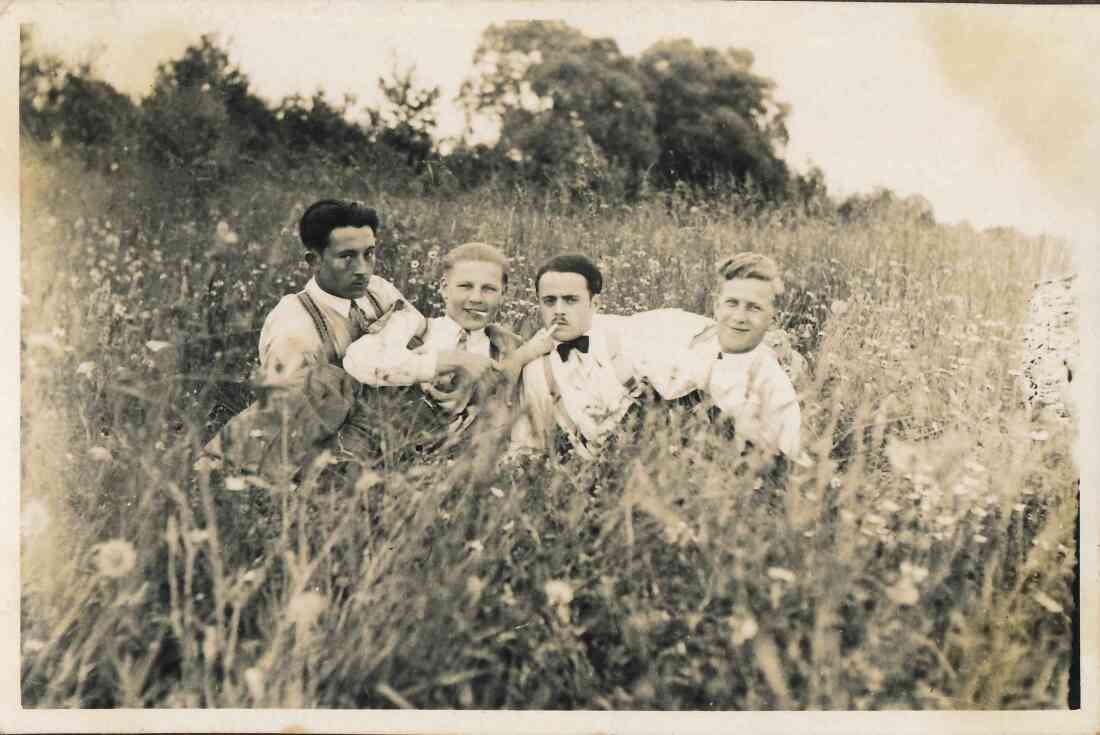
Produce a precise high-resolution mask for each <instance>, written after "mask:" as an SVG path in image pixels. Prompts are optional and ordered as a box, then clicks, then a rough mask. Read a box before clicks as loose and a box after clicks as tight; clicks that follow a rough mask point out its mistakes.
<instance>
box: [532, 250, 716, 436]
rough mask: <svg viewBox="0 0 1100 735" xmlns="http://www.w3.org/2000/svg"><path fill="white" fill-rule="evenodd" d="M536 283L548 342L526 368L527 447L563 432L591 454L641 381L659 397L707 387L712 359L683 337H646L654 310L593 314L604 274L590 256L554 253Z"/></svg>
mask: <svg viewBox="0 0 1100 735" xmlns="http://www.w3.org/2000/svg"><path fill="white" fill-rule="evenodd" d="M535 288H536V294H537V296H538V301H539V310H540V313H541V317H542V322H543V324H544V326H545V327H546V328H548V329H549V330H550V336H551V338H552V339H553V347H552V349H550V350H548V351H547V353H546V354H545V355H544V356H543V357H541V359H536V360H534V361H532V362H530V363H528V364H527V365H526V367H524V369H523V397H524V405H525V408H526V411H527V416H528V419H529V421H530V424H531V432H530V440H529V446H530V447H532V448H540V449H543V450H548V449H550V448H551V447H554V446H557V445H558V441H557V440H556V437H559V436H561V437H564V439H565V440H566V442H567V443H568V445H570V446H571V447H572V449H573V450H574V451H576V452H577V453H578V454H580V455H581V456H584V457H588V458H593V457H595V456H596V455H597V454H598V453H599V451H600V448H601V447H602V446H603V445H604V444H605V443H606V441H607V439H608V438H609V437H610V436H611V435H613V434H614V432H615V430H616V429H617V428H618V427H619V426H620V423H621V421H622V420H623V417H624V416H625V415H626V413H627V411H628V410H629V409H630V408H631V406H633V405H635V403H636V402H637V401H638V399H639V398H640V396H641V395H642V393H643V392H644V390H645V388H646V386H648V387H650V388H652V389H653V390H654V391H655V392H656V393H657V395H658V396H660V397H661V398H663V399H675V398H679V397H681V396H684V395H687V394H689V393H691V392H692V391H695V390H702V389H705V388H706V386H707V384H708V382H709V379H710V369H711V366H712V363H713V360H706V359H699V358H698V357H697V356H696V355H694V354H693V353H692V352H691V351H690V350H689V349H688V347H687V344H686V340H681V341H682V342H683V344H681V345H679V346H676V345H671V344H668V343H666V342H663V341H661V340H658V339H651V338H650V337H651V335H650V334H649V324H648V322H647V320H648V316H649V315H650V314H652V313H653V312H643V313H642V314H637V315H634V316H630V317H625V316H613V315H605V314H600V313H598V311H599V295H600V292H601V291H602V290H603V275H602V274H601V273H600V270H599V268H598V267H597V266H596V264H595V263H593V262H592V261H591V260H589V259H588V258H587V257H585V256H583V255H578V254H567V255H559V256H556V257H554V258H551V259H550V260H548V261H546V263H544V264H543V265H542V267H541V268H539V270H538V273H537V275H536V280H535ZM685 313H686V312H685Z"/></svg>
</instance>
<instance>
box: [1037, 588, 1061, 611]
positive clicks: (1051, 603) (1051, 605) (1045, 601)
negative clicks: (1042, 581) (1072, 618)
mask: <svg viewBox="0 0 1100 735" xmlns="http://www.w3.org/2000/svg"><path fill="white" fill-rule="evenodd" d="M1034 599H1035V601H1036V602H1038V603H1039V605H1040V606H1041V607H1042V608H1043V609H1044V610H1046V611H1047V612H1052V613H1060V612H1062V611H1063V610H1064V608H1063V607H1062V606H1061V605H1060V604H1058V602H1057V601H1056V600H1054V599H1052V598H1050V597H1048V596H1046V595H1044V594H1043V593H1042V592H1036V593H1035V595H1034Z"/></svg>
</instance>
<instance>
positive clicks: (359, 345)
mask: <svg viewBox="0 0 1100 735" xmlns="http://www.w3.org/2000/svg"><path fill="white" fill-rule="evenodd" d="M406 303H407V302H406ZM424 323H425V320H424V317H423V316H421V315H420V312H419V311H417V310H416V309H415V308H412V307H411V306H406V307H403V308H402V309H400V310H398V311H394V312H392V313H391V314H390V315H389V317H388V318H387V319H386V323H385V325H384V326H383V327H382V329H381V330H379V331H378V332H377V333H375V334H364V335H363V336H362V337H360V338H359V339H357V340H355V341H354V342H352V343H351V344H350V345H349V346H348V349H347V352H345V353H344V370H347V371H348V374H349V375H351V376H352V377H353V378H355V379H356V380H358V381H359V382H360V383H365V384H366V385H374V386H397V385H413V384H415V383H428V382H431V380H432V378H434V377H435V371H436V366H437V364H438V358H437V355H436V353H435V352H434V351H432V350H425V349H423V348H420V349H417V350H410V349H409V340H411V339H412V338H413V337H414V336H416V335H417V334H419V333H421V332H422V331H423V328H424Z"/></svg>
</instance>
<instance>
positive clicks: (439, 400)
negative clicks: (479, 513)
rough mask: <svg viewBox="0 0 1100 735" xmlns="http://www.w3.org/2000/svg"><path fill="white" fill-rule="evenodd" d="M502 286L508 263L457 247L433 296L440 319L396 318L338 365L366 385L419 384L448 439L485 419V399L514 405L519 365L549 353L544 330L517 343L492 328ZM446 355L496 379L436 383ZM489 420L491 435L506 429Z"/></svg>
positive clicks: (489, 249)
mask: <svg viewBox="0 0 1100 735" xmlns="http://www.w3.org/2000/svg"><path fill="white" fill-rule="evenodd" d="M507 287H508V260H507V258H506V257H505V255H504V254H503V253H502V252H501V251H500V250H499V249H497V248H495V247H493V246H492V245H488V244H486V243H481V242H469V243H465V244H463V245H459V246H458V247H456V248H454V249H453V250H451V251H450V252H449V253H447V255H446V256H444V259H443V273H442V276H441V278H440V285H439V289H440V294H441V295H442V297H443V303H444V314H443V315H442V316H438V317H434V318H432V319H424V318H423V317H420V316H419V315H418V314H412V313H409V314H395V315H394V317H393V318H391V319H389V320H387V323H386V324H385V326H384V327H382V328H381V329H380V330H378V331H377V332H374V333H372V334H367V335H365V336H363V337H362V338H360V339H359V340H357V341H356V342H355V343H354V344H352V345H351V346H350V347H349V348H348V351H347V354H346V355H345V357H344V366H345V368H346V369H347V370H348V373H349V374H351V375H352V377H354V378H356V379H357V380H359V381H361V382H363V383H364V384H367V385H371V386H375V387H380V388H396V387H401V386H414V385H418V386H419V388H418V390H419V391H420V392H421V395H422V397H423V404H426V405H427V406H429V407H431V408H432V409H434V410H435V412H436V413H437V414H439V415H441V416H444V417H446V420H447V431H448V432H449V433H450V434H451V436H452V438H453V437H455V436H456V435H458V434H461V433H463V432H464V431H465V430H466V429H467V428H469V427H470V426H471V425H472V424H473V422H474V421H475V419H477V417H478V416H479V415H482V414H483V413H484V412H483V410H482V409H483V408H484V407H485V402H486V400H487V399H488V398H489V397H490V394H493V393H495V394H497V397H502V398H504V399H505V400H506V401H512V400H513V399H514V398H515V397H514V396H513V395H511V394H512V393H513V391H514V389H515V385H516V381H517V380H518V377H519V371H520V369H521V368H522V366H523V365H524V364H526V363H527V362H529V361H530V360H532V359H534V358H535V357H537V356H538V355H539V354H542V353H543V352H545V351H546V350H547V349H549V337H548V336H547V332H546V330H543V331H541V332H539V333H538V334H536V335H535V337H533V338H532V339H531V340H530V341H529V342H528V343H527V344H523V342H522V340H521V339H520V338H519V337H518V336H517V335H515V334H513V333H512V332H510V331H508V330H507V329H504V328H503V327H501V326H500V325H498V324H496V319H497V317H498V315H499V312H500V307H501V306H502V304H503V300H504V297H505V294H506V290H507ZM448 351H458V352H469V353H471V354H473V355H477V356H479V357H481V358H485V359H488V360H490V361H491V364H492V368H491V369H492V371H493V372H495V373H496V374H497V379H496V380H493V379H492V378H493V376H491V375H487V377H488V378H489V379H488V380H480V381H479V380H477V379H476V377H474V376H472V375H470V374H461V375H459V374H455V373H448V374H444V375H442V376H440V375H439V374H438V370H437V367H436V366H437V362H438V357H437V356H438V355H441V354H445V353H446V352H448ZM494 383H495V384H494ZM502 394H503V395H502ZM493 421H494V426H493V427H491V428H495V429H497V430H501V431H503V430H506V429H507V428H510V427H509V426H506V425H505V424H510V415H509V413H508V412H497V414H496V415H495V417H494V419H493ZM428 425H430V422H428ZM482 428H490V427H484V426H483V427H482Z"/></svg>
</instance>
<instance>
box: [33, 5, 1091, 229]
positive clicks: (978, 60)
mask: <svg viewBox="0 0 1100 735" xmlns="http://www.w3.org/2000/svg"><path fill="white" fill-rule="evenodd" d="M17 13H21V15H20V18H21V19H22V20H33V21H35V23H36V29H35V37H36V40H37V42H38V44H39V46H40V47H41V48H43V49H46V50H49V51H52V52H55V53H61V54H63V55H64V56H66V57H67V58H69V59H72V60H82V59H92V60H94V62H95V66H96V69H97V70H98V72H99V73H100V75H101V76H103V77H104V78H106V79H107V80H108V81H110V82H111V83H113V84H115V85H116V86H117V87H119V88H120V89H122V90H124V91H126V92H129V93H131V94H133V95H135V96H141V95H142V94H144V93H145V92H146V91H147V90H148V89H149V85H150V82H151V80H152V78H153V74H154V72H155V67H156V64H157V63H158V62H159V61H163V60H166V59H170V58H175V57H177V56H178V55H179V54H180V52H181V51H182V50H183V49H184V48H185V47H186V46H187V45H188V44H190V43H193V42H194V41H195V40H196V39H197V38H198V36H199V34H200V33H202V32H209V31H214V32H218V33H220V34H221V35H222V38H223V40H225V41H227V42H228V44H229V50H230V54H231V56H232V58H233V59H234V60H235V61H236V62H237V63H238V64H239V65H240V67H241V68H242V70H243V71H244V72H245V73H246V74H247V75H248V76H249V78H250V79H251V81H252V83H253V87H254V89H255V90H256V91H257V92H258V93H260V94H261V95H263V96H265V97H267V98H269V99H270V100H272V101H275V100H277V99H279V98H281V97H282V96H284V95H288V94H292V93H295V92H300V93H303V94H311V93H312V92H313V91H315V90H316V89H323V90H325V91H326V92H327V93H328V94H329V97H330V98H331V99H336V100H338V99H341V98H342V96H343V94H344V93H352V94H355V95H357V96H358V98H359V100H360V101H361V102H365V103H368V102H372V101H374V100H376V99H377V93H376V79H377V77H378V76H379V75H382V74H386V73H387V71H388V69H389V68H390V62H391V59H392V58H393V57H394V55H395V54H396V58H397V59H398V60H399V61H400V62H401V63H402V64H403V65H404V64H409V63H415V64H416V68H417V72H418V76H419V78H420V79H421V81H422V82H423V83H430V84H438V85H440V86H441V87H442V88H443V91H444V100H443V105H442V109H441V133H442V134H444V135H450V134H456V133H458V132H459V131H460V129H461V126H462V117H461V115H460V113H459V111H458V109H457V107H456V106H454V105H453V104H452V102H451V100H452V99H453V97H454V95H455V94H456V93H457V91H458V88H459V84H460V83H461V81H462V80H463V78H464V77H466V76H467V75H468V74H470V72H471V69H472V63H471V60H472V57H473V53H474V49H475V48H476V46H477V43H478V39H479V36H480V34H481V32H482V31H483V30H484V28H485V27H486V26H488V25H489V24H490V23H494V22H502V21H505V20H509V19H523V18H559V19H562V20H565V21H566V22H568V23H570V24H571V25H573V26H575V27H578V28H580V29H581V30H582V31H584V32H585V33H586V34H588V35H591V36H611V37H613V38H614V39H615V40H616V41H617V42H618V44H619V47H620V48H621V49H622V51H623V52H625V53H627V54H631V55H637V54H638V53H640V52H641V51H643V50H644V49H645V48H647V47H648V46H649V45H651V44H652V43H653V42H655V41H657V40H658V39H661V38H669V37H685V36H686V37H689V38H692V39H693V40H694V41H695V42H696V43H697V44H699V45H706V46H715V47H728V46H735V47H739V48H747V49H749V50H751V51H752V52H753V53H754V54H755V57H756V66H755V70H756V71H757V72H758V73H760V74H762V75H764V76H767V77H769V78H771V79H773V80H774V81H775V82H776V84H777V97H778V98H779V99H780V100H782V101H785V102H788V103H790V105H791V106H792V113H791V115H790V117H789V129H790V135H791V142H790V145H789V146H788V149H787V151H786V157H787V160H788V161H789V162H790V163H791V164H792V165H793V166H794V167H795V168H796V169H798V170H805V168H806V167H807V166H808V164H809V163H810V162H813V163H816V164H817V165H819V166H820V167H821V168H822V169H823V170H824V171H825V174H826V178H827V181H828V184H829V187H830V190H831V191H833V192H834V193H839V194H848V193H852V192H857V191H869V190H870V189H871V188H873V187H874V186H877V185H882V186H887V187H889V188H891V189H893V190H894V191H895V192H897V193H899V194H901V195H909V194H922V195H924V196H925V197H926V198H927V199H928V200H929V201H930V202H931V203H932V205H933V207H934V209H935V212H936V217H937V219H939V220H940V221H943V222H956V221H959V220H962V219H967V220H969V221H970V222H971V223H972V224H973V225H975V226H977V227H987V226H991V225H998V224H1001V225H1013V226H1016V227H1019V228H1020V229H1022V230H1024V231H1025V232H1029V233H1033V234H1035V233H1038V232H1043V231H1045V232H1049V233H1052V234H1059V235H1063V236H1066V237H1069V238H1070V239H1071V240H1073V241H1076V242H1078V243H1079V244H1081V245H1084V246H1086V247H1087V246H1091V247H1093V248H1094V247H1095V245H1096V244H1097V240H1098V239H1100V234H1098V233H1100V225H1098V214H1097V212H1098V210H1100V208H1098V207H1097V206H1096V202H1097V201H1098V199H1100V150H1098V147H1097V146H1098V142H1097V141H1100V95H1098V94H1097V93H1098V92H1100V67H1098V65H1096V64H1095V63H1094V62H1093V57H1095V56H1096V55H1097V54H1096V51H1097V46H1098V45H1100V8H1098V7H1090V6H1065V7H1045V6H1038V7H1035V6H1031V7H1027V6H1025V7H1020V6H973V5H959V6H941V5H916V6H909V5H897V4H890V5H865V4H850V5H847V4H839V3H821V4H812V3H774V4H773V3H725V4H712V3H641V4H631V5H626V4H623V3H599V4H596V3H592V4H589V3H584V4H577V3H545V2H540V3H520V2H508V3H504V2H495V3H463V4H461V5H460V4H457V3H438V2H417V3H399V2H381V3H370V4H367V3H353V2H350V1H333V2H328V3H313V4H310V3H304V2H276V1H275V0H256V1H254V2H248V3H239V4H236V5H227V4H220V5H215V4H213V3H205V2H188V3H171V4H167V3H161V2H146V3H141V4H138V3H135V2H127V3H101V2H81V3H76V2H67V3H66V2H39V3H31V4H29V5H23V6H21V7H19V8H17Z"/></svg>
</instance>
